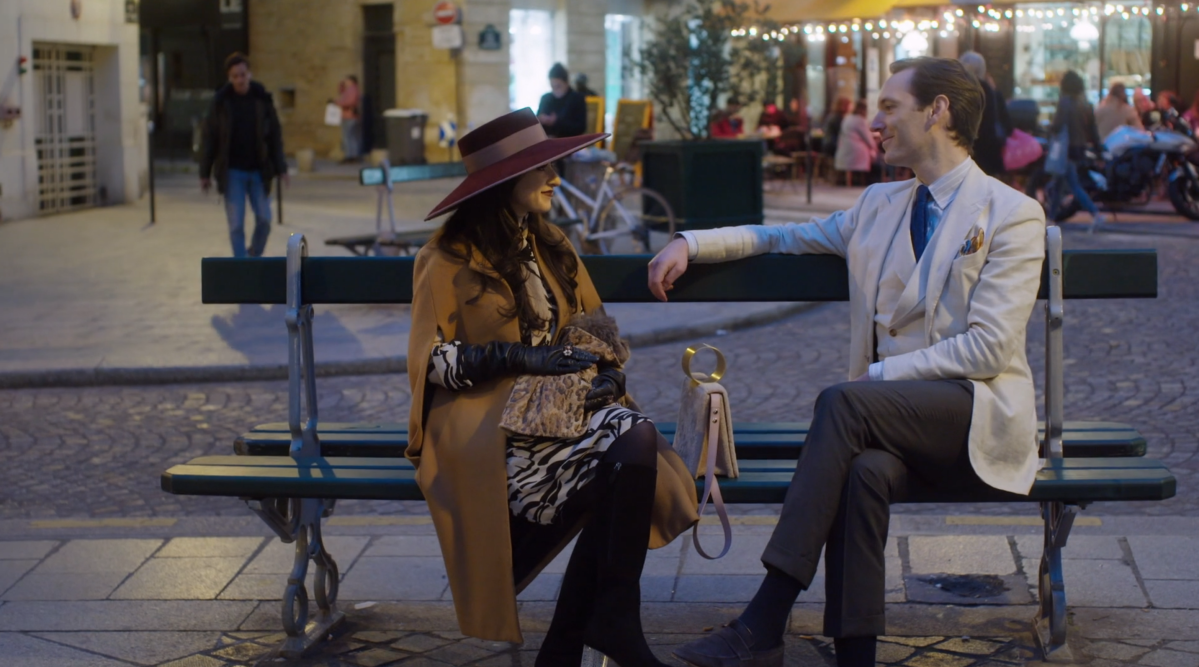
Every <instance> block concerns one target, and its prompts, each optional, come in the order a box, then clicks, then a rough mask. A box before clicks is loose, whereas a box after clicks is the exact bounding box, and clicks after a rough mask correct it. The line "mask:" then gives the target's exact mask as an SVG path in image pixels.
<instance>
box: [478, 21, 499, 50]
mask: <svg viewBox="0 0 1199 667" xmlns="http://www.w3.org/2000/svg"><path fill="white" fill-rule="evenodd" d="M503 46H504V38H503V35H501V34H500V31H499V30H496V29H495V26H493V25H491V24H490V23H488V24H487V27H485V28H483V29H482V30H480V31H479V48H480V49H481V50H483V51H499V50H500V49H501V48H503Z"/></svg>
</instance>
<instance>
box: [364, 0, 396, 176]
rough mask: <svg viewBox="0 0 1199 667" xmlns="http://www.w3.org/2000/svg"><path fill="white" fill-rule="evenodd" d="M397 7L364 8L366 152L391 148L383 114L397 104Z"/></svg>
mask: <svg viewBox="0 0 1199 667" xmlns="http://www.w3.org/2000/svg"><path fill="white" fill-rule="evenodd" d="M394 15H395V9H394V5H391V4H385V5H365V6H363V7H362V27H363V30H362V33H363V38H362V43H363V46H362V48H363V52H362V93H363V99H362V110H361V111H362V152H363V153H368V152H370V150H371V149H373V148H386V147H387V127H386V125H385V124H384V122H383V112H384V111H387V110H388V109H391V108H394V107H395V105H396V36H395V19H394Z"/></svg>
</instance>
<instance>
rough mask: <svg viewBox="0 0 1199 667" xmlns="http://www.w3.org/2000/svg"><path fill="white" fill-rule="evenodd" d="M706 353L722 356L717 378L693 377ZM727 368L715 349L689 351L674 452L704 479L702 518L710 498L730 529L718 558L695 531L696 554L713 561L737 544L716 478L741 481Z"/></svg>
mask: <svg viewBox="0 0 1199 667" xmlns="http://www.w3.org/2000/svg"><path fill="white" fill-rule="evenodd" d="M703 349H708V350H711V351H712V352H713V353H715V354H716V370H715V371H714V372H713V373H712V374H711V375H704V374H703V373H693V372H691V359H692V358H693V357H694V356H695V354H696V353H697V352H699V351H700V350H703ZM725 369H726V365H725V359H724V354H722V353H721V352H720V350H718V349H716V348H714V347H712V346H710V345H701V346H699V347H698V348H694V347H689V348H687V351H686V352H685V353H684V354H683V372H684V373H685V374H686V375H687V379H686V380H685V382H684V384H683V392H682V399H681V401H680V405H679V417H678V426H677V430H676V431H675V436H674V449H675V451H676V452H677V453H678V454H679V456H680V457H681V458H682V459H683V463H684V464H686V466H687V470H689V471H690V472H691V474H692V475H694V476H695V478H696V479H699V478H700V477H703V478H704V492H703V498H702V500H701V501H700V505H699V515H700V517H701V518H702V517H703V513H704V509H705V508H706V507H707V505H708V500H709V498H710V499H711V500H712V504H713V505H714V506H715V507H716V514H717V515H718V516H719V517H720V525H721V527H722V528H723V529H724V548H723V549H722V550H721V551H720V553H719V554H718V555H716V556H709V555H708V553H707V552H706V551H704V548H703V546H702V545H701V544H700V542H699V524H698V523H697V524H696V525H695V528H694V529H693V530H692V532H691V539H692V541H693V542H694V543H695V550H696V551H697V552H698V553H699V555H700V556H703V557H704V558H707V559H708V560H715V559H717V558H721V557H723V556H724V555H725V554H727V553H728V552H729V547H731V546H732V544H733V529H732V526H731V525H730V523H729V515H728V511H727V510H726V509H725V506H724V498H723V497H721V495H720V484H719V483H717V481H716V475H724V476H726V477H730V478H736V477H737V476H738V474H739V472H738V470H737V453H736V450H735V449H734V447H733V415H732V412H731V410H730V409H729V395H728V392H727V391H725V388H724V387H723V386H721V385H720V382H719V380H720V378H722V377H724V372H725Z"/></svg>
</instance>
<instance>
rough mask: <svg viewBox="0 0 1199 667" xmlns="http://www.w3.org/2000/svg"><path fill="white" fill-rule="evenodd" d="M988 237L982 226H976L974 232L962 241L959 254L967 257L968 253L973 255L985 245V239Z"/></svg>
mask: <svg viewBox="0 0 1199 667" xmlns="http://www.w3.org/2000/svg"><path fill="white" fill-rule="evenodd" d="M986 238H987V233H986V232H984V231H983V230H982V229H981V228H975V229H974V230H973V234H972V235H970V236H968V237H967V238H966V240H965V241H963V242H962V249H961V251H960V252H958V256H959V257H965V256H966V255H973V254H974V253H976V252H978V251H979V250H980V249H981V248H982V247H983V241H985V240H986Z"/></svg>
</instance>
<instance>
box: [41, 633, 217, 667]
mask: <svg viewBox="0 0 1199 667" xmlns="http://www.w3.org/2000/svg"><path fill="white" fill-rule="evenodd" d="M35 636H37V637H40V638H42V639H46V640H49V641H53V642H57V643H59V644H66V645H68V646H74V647H75V648H80V649H84V650H86V651H92V652H95V653H100V654H102V655H107V656H111V657H113V658H118V659H121V660H128V661H130V662H136V663H140V664H158V663H160V662H167V661H170V660H177V659H179V658H182V657H184V656H187V655H191V654H193V653H199V652H201V651H207V650H209V649H211V648H214V647H215V646H216V645H217V640H218V639H219V638H220V633H217V632H45V633H37V634H36V635H35Z"/></svg>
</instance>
